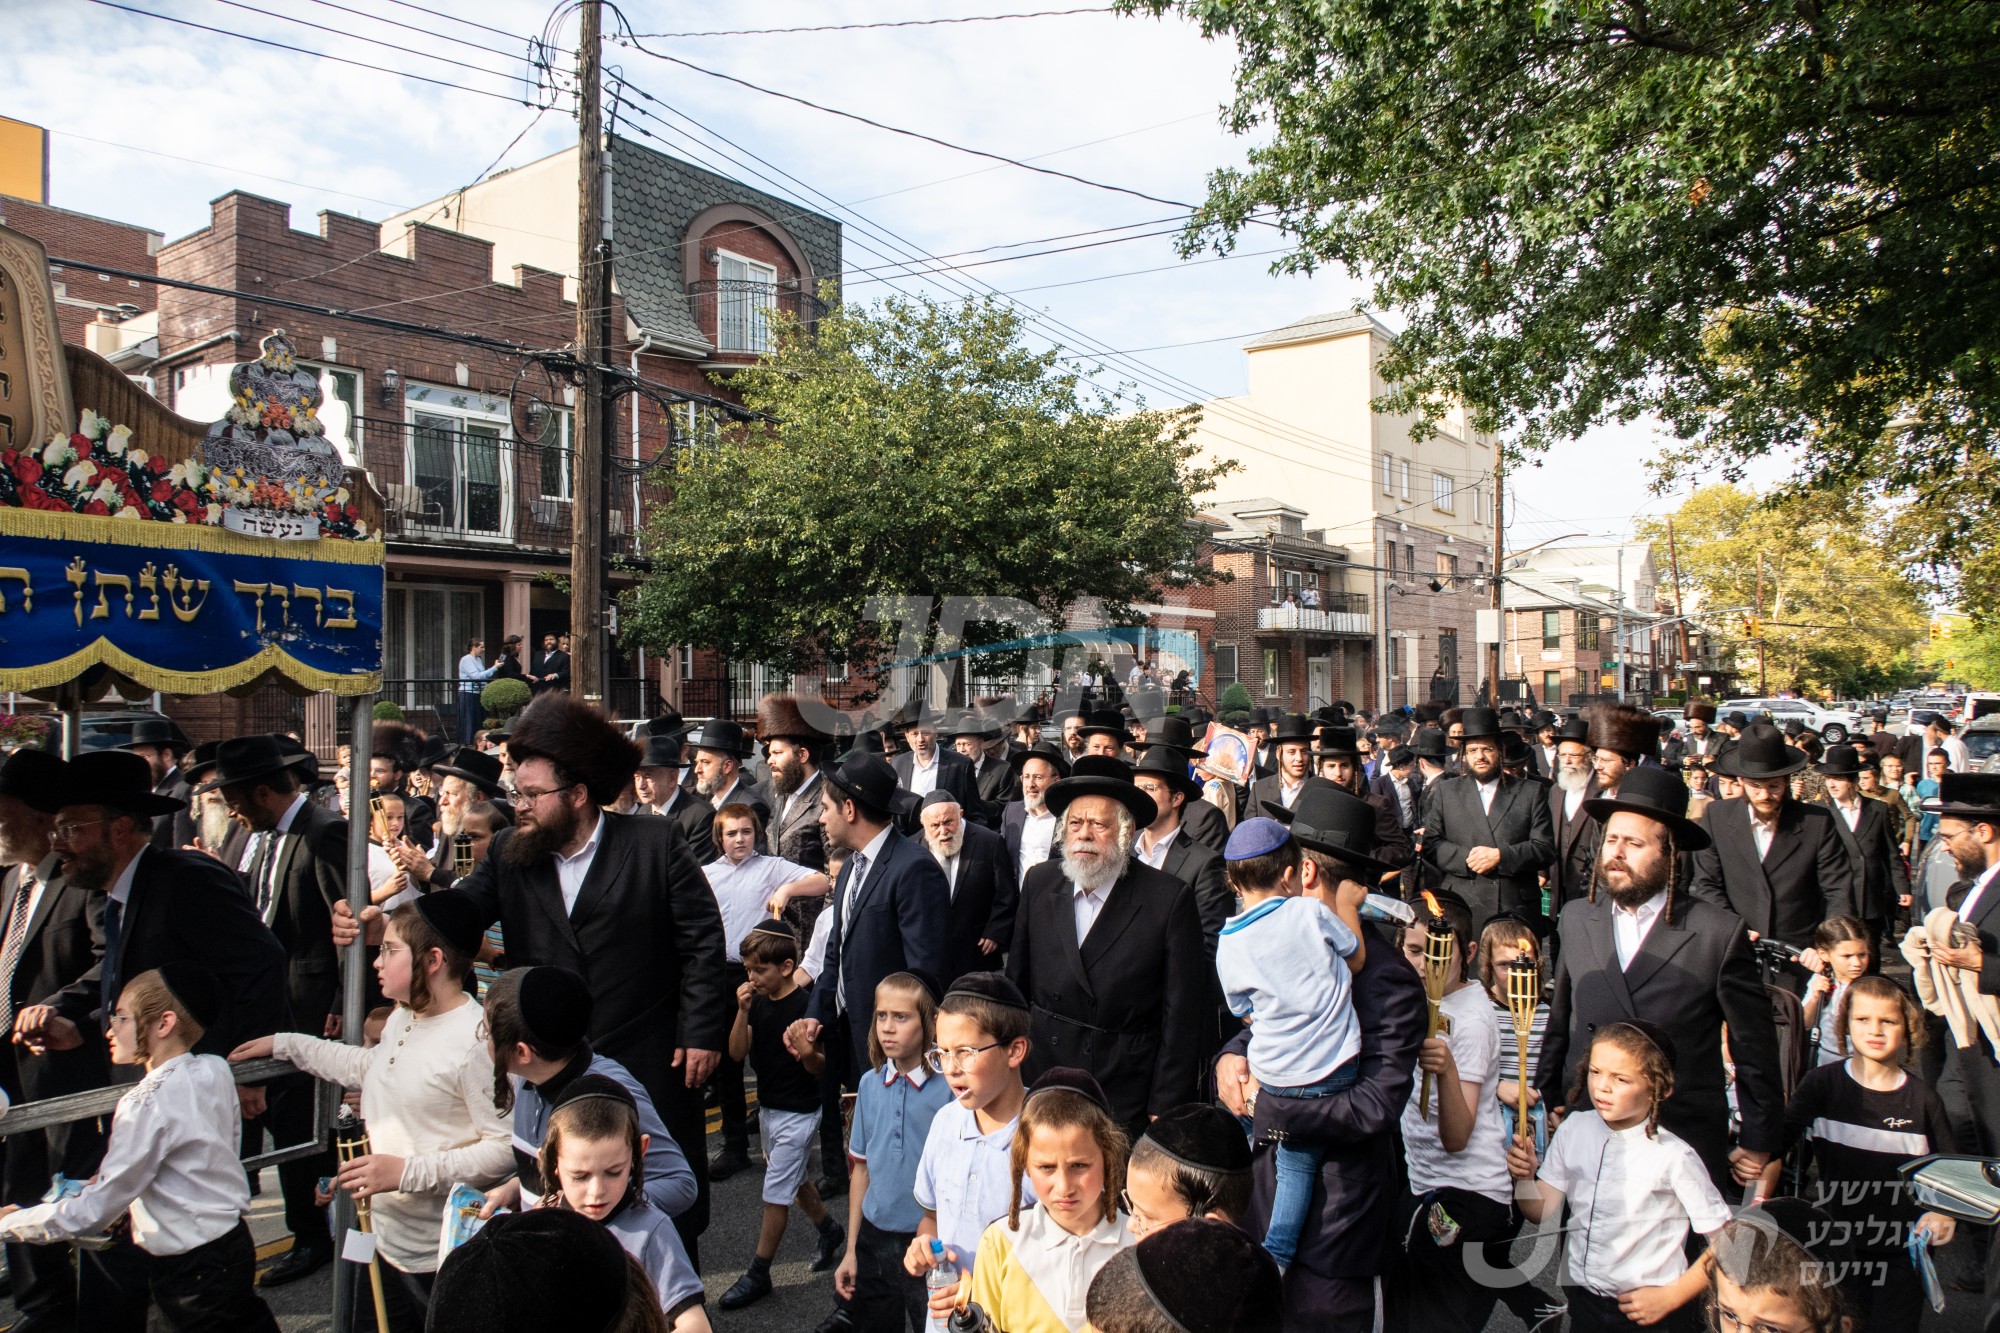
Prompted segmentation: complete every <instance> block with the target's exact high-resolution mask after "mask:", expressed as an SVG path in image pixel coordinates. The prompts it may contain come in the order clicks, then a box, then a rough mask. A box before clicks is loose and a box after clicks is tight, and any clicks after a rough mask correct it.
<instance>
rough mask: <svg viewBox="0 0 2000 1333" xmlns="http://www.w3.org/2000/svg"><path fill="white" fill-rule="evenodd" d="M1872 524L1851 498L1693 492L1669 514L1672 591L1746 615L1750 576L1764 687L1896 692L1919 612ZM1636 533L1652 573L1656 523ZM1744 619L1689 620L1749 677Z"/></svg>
mask: <svg viewBox="0 0 2000 1333" xmlns="http://www.w3.org/2000/svg"><path fill="white" fill-rule="evenodd" d="M1882 518H1883V515H1882V514H1881V513H1880V511H1879V510H1877V509H1874V508H1871V507H1870V506H1869V504H1868V503H1867V501H1866V498H1865V496H1864V494H1863V493H1862V492H1860V491H1858V490H1847V491H1842V492H1818V491H1815V492H1810V493H1807V494H1803V495H1783V496H1779V497H1777V498H1775V499H1773V500H1769V501H1766V500H1763V499H1760V498H1759V497H1758V496H1757V495H1755V494H1753V493H1752V492H1750V491H1747V490H1743V489H1742V488H1740V487H1736V486H1730V485H1717V486H1705V487H1703V488H1702V489H1700V490H1698V491H1696V492H1695V493H1694V494H1693V495H1691V496H1689V497H1688V498H1687V500H1685V501H1684V502H1683V503H1682V504H1681V506H1680V508H1679V509H1677V510H1675V511H1674V515H1673V523H1674V538H1675V545H1676V548H1677V552H1678V555H1679V558H1680V571H1681V583H1682V588H1681V591H1682V595H1683V596H1684V597H1686V598H1687V599H1688V600H1689V601H1690V602H1693V603H1698V604H1699V605H1700V606H1703V607H1707V608H1712V609H1713V610H1715V611H1722V610H1724V609H1725V608H1731V607H1739V606H1740V607H1754V606H1755V605H1756V604H1757V601H1758V585H1759V580H1760V576H1761V581H1762V586H1763V598H1762V600H1763V606H1764V614H1763V638H1764V658H1765V667H1766V676H1767V683H1768V685H1769V687H1770V688H1771V689H1772V690H1781V689H1795V690H1799V691H1802V692H1804V693H1807V694H1813V695H1818V696H1835V697H1843V698H1844V697H1852V696H1856V695H1867V694H1873V693H1877V692H1880V691H1883V690H1886V689H1892V688H1895V687H1897V686H1901V685H1904V684H1908V683H1910V682H1912V681H1913V680H1914V679H1915V678H1916V676H1917V673H1918V666H1917V659H1916V655H1915V650H1916V649H1917V647H1918V645H1919V644H1920V641H1921V640H1922V639H1923V637H1924V635H1925V632H1926V630H1927V627H1928V617H1929V611H1928V609H1927V607H1926V606H1925V604H1924V601H1923V597H1922V594H1921V590H1920V589H1919V588H1918V586H1917V585H1916V584H1915V583H1914V582H1913V581H1912V580H1911V579H1910V578H1909V577H1907V576H1906V575H1905V574H1904V573H1903V572H1902V570H1901V568H1900V566H1899V564H1898V562H1897V560H1896V559H1895V557H1894V555H1893V554H1892V553H1891V552H1890V550H1889V549H1888V547H1887V546H1886V544H1885V543H1884V541H1883V540H1882V538H1881V537H1880V535H1879V534H1878V532H1877V531H1876V529H1877V528H1878V527H1879V526H1881V523H1882ZM1639 536H1640V537H1641V538H1642V539H1644V540H1647V541H1650V542H1652V544H1653V550H1654V562H1655V564H1656V565H1657V566H1658V567H1660V568H1663V569H1664V568H1665V567H1666V565H1667V561H1666V559H1665V557H1666V552H1667V536H1666V521H1665V520H1664V519H1649V520H1646V521H1644V522H1642V523H1641V524H1640V525H1639ZM1750 615H1751V613H1750V612H1747V611H1745V612H1732V613H1730V614H1728V615H1717V616H1711V617H1705V618H1703V619H1702V620H1701V621H1699V622H1698V623H1699V624H1700V626H1701V627H1702V628H1703V629H1704V630H1707V631H1708V632H1709V633H1710V634H1711V635H1712V636H1713V638H1714V639H1715V641H1716V642H1718V643H1719V644H1720V645H1721V646H1722V647H1723V649H1724V651H1725V652H1729V651H1731V650H1733V651H1734V654H1735V658H1736V661H1737V664H1738V667H1739V669H1740V670H1742V671H1743V672H1744V673H1745V674H1746V676H1747V678H1748V679H1750V680H1755V678H1756V674H1755V673H1756V664H1757V648H1756V644H1755V642H1754V640H1753V638H1752V636H1751V635H1750V633H1749V632H1748V629H1747V627H1746V625H1745V623H1744V622H1745V620H1746V619H1747V618H1749V616H1750Z"/></svg>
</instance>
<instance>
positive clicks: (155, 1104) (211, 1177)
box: [0, 857, 491, 1255]
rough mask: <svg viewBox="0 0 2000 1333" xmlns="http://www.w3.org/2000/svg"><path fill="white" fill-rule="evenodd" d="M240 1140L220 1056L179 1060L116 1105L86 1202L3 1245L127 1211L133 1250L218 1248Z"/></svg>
mask: <svg viewBox="0 0 2000 1333" xmlns="http://www.w3.org/2000/svg"><path fill="white" fill-rule="evenodd" d="M134 860H135V861H136V860H137V858H136V857H135V858H134ZM490 1081H491V1080H490V1079H489V1084H490ZM489 1091H490V1088H489ZM489 1100H490V1098H489ZM242 1135H243V1114H242V1111H241V1109H240V1108H239V1106H238V1103H237V1100H236V1079H235V1077H234V1076H233V1075H232V1074H231V1073H230V1072H229V1065H228V1063H227V1062H226V1061H224V1060H223V1058H222V1057H221V1056H219V1055H177V1056H175V1057H174V1058H173V1059H171V1060H168V1061H166V1062H164V1063H163V1064H161V1065H160V1067H159V1068H158V1069H155V1070H153V1071H152V1072H151V1073H149V1074H147V1075H146V1077H144V1078H142V1079H140V1080H139V1082H138V1083H137V1084H135V1085H134V1086H133V1088H132V1090H131V1091H130V1092H128V1093H126V1094H125V1095H124V1096H123V1097H121V1098H119V1099H118V1109H117V1111H116V1112H114V1113H113V1115H112V1118H111V1145H110V1147H108V1148H107V1149H106V1150H105V1153H104V1161H103V1163H102V1164H101V1165H100V1166H99V1167H98V1168H97V1175H96V1177H95V1178H94V1179H92V1180H91V1182H90V1183H89V1184H88V1185H86V1186H84V1187H83V1192H82V1193H81V1194H75V1195H72V1196H70V1197H69V1198H66V1199H59V1200H57V1201H56V1202H54V1203H38V1204H36V1205H34V1206H33V1207H31V1208H23V1209H22V1210H21V1211H20V1212H18V1213H10V1214H8V1216H7V1217H5V1218H3V1219H0V1238H4V1239H6V1240H9V1241H32V1242H38V1243H48V1242H51V1241H62V1240H71V1239H74V1238H75V1237H77V1236H90V1235H95V1234H97V1233H99V1232H101V1231H103V1230H104V1229H105V1228H106V1227H108V1226H110V1225H111V1224H112V1223H113V1222H115V1221H117V1220H118V1217H119V1215H120V1214H122V1213H125V1212H126V1211H127V1210H128V1209H129V1210H130V1213H131V1218H132V1242H133V1244H135V1245H137V1246H138V1247H139V1248H140V1249H142V1250H144V1251H146V1253H148V1254H161V1255H170V1254H185V1253H187V1252H188V1251H189V1250H192V1249H194V1248H195V1247H197V1246H200V1245H206V1244H208V1242H210V1241H212V1240H219V1239H221V1238H222V1237H223V1236H226V1235H228V1234H229V1233H230V1232H231V1231H234V1230H235V1229H236V1224H237V1223H238V1222H239V1221H240V1220H241V1219H242V1217H243V1215H244V1214H245V1213H247V1212H249V1211H250V1186H249V1182H247V1181H246V1180H245V1179H244V1177H243V1166H242V1163H241V1162H240V1161H239V1160H238V1157H239V1154H240V1150H241V1147H242V1142H241V1140H242ZM432 1248H433V1249H435V1248H436V1241H435V1239H433V1241H432Z"/></svg>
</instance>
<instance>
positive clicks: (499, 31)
mask: <svg viewBox="0 0 2000 1333" xmlns="http://www.w3.org/2000/svg"><path fill="white" fill-rule="evenodd" d="M388 3H390V4H392V5H400V6H402V7H403V8H404V9H414V10H416V11H417V12H418V13H419V14H429V15H430V16H431V17H432V18H440V19H444V20H446V21H448V22H451V23H462V24H464V25H465V26H466V27H468V28H478V29H480V30H481V31H483V32H490V33H494V34H496V35H498V36H501V37H513V36H515V34H514V33H511V32H508V31H507V30H506V29H505V28H496V27H493V26H492V25H491V24H486V23H475V22H473V21H472V20H471V19H462V18H460V17H459V16H458V15H456V14H447V13H445V12H444V11H443V10H441V9H426V8H424V6H422V5H416V4H411V3H410V0H388Z"/></svg>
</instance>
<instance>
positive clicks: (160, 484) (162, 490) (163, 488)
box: [153, 481, 174, 501]
mask: <svg viewBox="0 0 2000 1333" xmlns="http://www.w3.org/2000/svg"><path fill="white" fill-rule="evenodd" d="M153 498H154V499H155V500H162V501H165V500H171V499H173V498H174V486H173V483H172V482H169V481H156V482H154V483H153Z"/></svg>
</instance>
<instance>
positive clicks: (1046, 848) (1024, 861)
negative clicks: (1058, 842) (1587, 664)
mask: <svg viewBox="0 0 2000 1333" xmlns="http://www.w3.org/2000/svg"><path fill="white" fill-rule="evenodd" d="M1055 839H1056V817H1055V814H1054V813H1053V812H1052V811H1048V810H1044V811H1042V813H1040V814H1039V815H1035V814H1031V815H1029V816H1027V818H1025V819H1023V820H1022V821H1021V852H1020V855H1019V856H1018V857H1017V858H1016V865H1015V867H1014V869H1015V878H1016V880H1017V881H1018V880H1023V879H1026V878H1027V877H1028V872H1029V871H1030V870H1033V869H1034V868H1035V867H1036V866H1038V865H1040V864H1041V863H1042V862H1044V861H1046V860H1048V859H1049V853H1050V852H1051V851H1052V850H1053V849H1054V844H1055Z"/></svg>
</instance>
